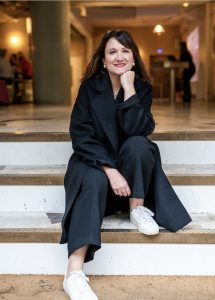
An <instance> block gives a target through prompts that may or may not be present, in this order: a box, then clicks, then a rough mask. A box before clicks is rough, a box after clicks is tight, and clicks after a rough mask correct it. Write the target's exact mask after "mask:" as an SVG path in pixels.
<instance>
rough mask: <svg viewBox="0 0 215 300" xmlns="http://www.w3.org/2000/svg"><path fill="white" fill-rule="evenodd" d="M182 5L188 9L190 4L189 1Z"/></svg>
mask: <svg viewBox="0 0 215 300" xmlns="http://www.w3.org/2000/svg"><path fill="white" fill-rule="evenodd" d="M182 5H183V7H188V6H189V5H190V4H189V2H188V1H185V2H183V3H182Z"/></svg>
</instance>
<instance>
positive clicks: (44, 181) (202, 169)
mask: <svg viewBox="0 0 215 300" xmlns="http://www.w3.org/2000/svg"><path fill="white" fill-rule="evenodd" d="M163 169H164V171H165V173H166V175H167V177H168V179H169V181H170V183H171V184H172V185H215V164H211V165H185V164H181V165H180V164H163ZM65 172H66V165H49V166H30V165H28V166H21V165H17V166H15V165H7V166H0V185H63V180H64V174H65Z"/></svg>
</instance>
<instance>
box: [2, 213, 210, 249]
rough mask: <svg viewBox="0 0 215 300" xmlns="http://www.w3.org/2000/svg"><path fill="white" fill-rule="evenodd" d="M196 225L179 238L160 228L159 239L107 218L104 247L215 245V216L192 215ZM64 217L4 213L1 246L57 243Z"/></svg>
mask: <svg viewBox="0 0 215 300" xmlns="http://www.w3.org/2000/svg"><path fill="white" fill-rule="evenodd" d="M191 217H192V219H193V221H192V222H191V223H190V224H188V225H187V226H186V227H185V228H183V229H182V230H179V231H178V232H177V234H175V233H172V232H169V231H167V230H165V229H163V228H161V232H160V234H159V235H156V236H146V235H143V234H142V233H140V232H138V231H137V229H136V226H135V225H133V224H132V223H131V222H130V221H129V214H126V213H123V214H121V213H119V214H116V215H112V216H109V217H105V218H104V221H103V224H102V242H103V243H169V244H186V243H188V244H214V243H215V214H192V215H191ZM61 218H62V214H61V213H43V212H41V213H33V212H1V213H0V242H1V243H8V242H10V243H13V242H15V243H17V242H22V243H33V242H34V243H58V241H59V238H60V233H61V227H60V221H61Z"/></svg>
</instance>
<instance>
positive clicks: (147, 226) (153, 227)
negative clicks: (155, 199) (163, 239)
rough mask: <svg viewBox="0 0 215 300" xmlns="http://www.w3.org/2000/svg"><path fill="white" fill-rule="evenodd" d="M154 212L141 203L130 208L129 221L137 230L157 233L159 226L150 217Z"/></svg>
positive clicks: (152, 233)
mask: <svg viewBox="0 0 215 300" xmlns="http://www.w3.org/2000/svg"><path fill="white" fill-rule="evenodd" d="M153 216H154V213H153V212H152V211H151V210H150V209H148V208H146V207H144V206H141V205H138V206H137V207H136V208H134V209H132V211H131V212H130V221H131V222H132V223H133V224H135V225H136V226H137V228H138V230H139V231H140V232H142V233H144V234H147V235H154V234H158V233H159V226H158V224H157V223H156V222H155V220H154V219H153V218H152V217H153Z"/></svg>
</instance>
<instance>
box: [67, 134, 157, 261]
mask: <svg viewBox="0 0 215 300" xmlns="http://www.w3.org/2000/svg"><path fill="white" fill-rule="evenodd" d="M154 164H155V158H154V154H153V151H152V149H151V147H150V142H149V141H148V140H147V139H146V138H144V137H141V136H134V137H130V138H128V139H127V140H126V141H125V142H124V143H123V144H122V146H121V148H120V151H119V156H118V162H117V169H118V170H119V171H120V173H121V174H122V175H123V176H124V177H125V179H126V180H127V182H128V185H129V187H130V189H131V196H130V197H133V198H141V199H144V198H145V195H146V194H147V191H148V188H149V185H150V181H151V175H152V172H153V169H154ZM108 194H109V195H110V194H112V195H111V196H112V197H111V198H112V199H114V198H115V200H116V203H118V207H117V206H116V203H113V205H115V206H116V208H117V209H118V210H120V209H121V207H120V206H122V207H127V208H128V207H129V198H128V197H119V196H114V194H113V192H112V190H111V187H110V185H109V183H108V179H107V176H106V174H105V173H104V172H102V171H100V170H98V169H93V168H90V169H89V170H88V171H87V172H86V174H85V176H84V178H83V181H82V184H81V188H80V191H79V194H78V197H77V198H76V200H75V203H74V206H73V210H72V215H71V220H70V225H69V234H68V257H69V256H70V255H71V254H72V253H73V252H74V251H75V250H77V249H79V248H81V247H82V246H85V245H89V247H88V251H87V254H86V257H85V262H88V261H91V260H93V258H94V253H95V251H97V250H98V249H100V248H101V233H100V230H101V224H102V221H103V218H104V216H105V214H106V207H107V201H108V199H109V197H107V195H108ZM113 201H114V200H113Z"/></svg>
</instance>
